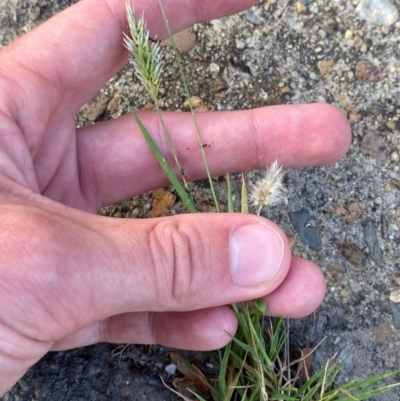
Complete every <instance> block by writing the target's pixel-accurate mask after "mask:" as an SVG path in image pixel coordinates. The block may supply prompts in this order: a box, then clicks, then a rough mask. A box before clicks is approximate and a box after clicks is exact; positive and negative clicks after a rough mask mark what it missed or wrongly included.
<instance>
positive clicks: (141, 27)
mask: <svg viewBox="0 0 400 401" xmlns="http://www.w3.org/2000/svg"><path fill="white" fill-rule="evenodd" d="M126 15H127V19H128V25H129V31H130V34H131V37H129V36H128V35H126V34H124V44H125V47H126V48H127V49H128V51H129V54H130V59H131V63H132V65H133V67H134V70H135V75H136V76H137V77H138V78H139V80H140V81H141V82H142V84H143V85H144V87H145V88H146V91H147V92H148V93H149V95H150V96H151V98H152V99H153V100H156V99H157V95H158V90H159V88H160V76H161V71H162V67H163V62H162V60H161V57H162V56H161V52H160V47H159V44H158V43H152V42H150V41H149V31H148V30H147V26H146V22H145V20H144V16H143V15H142V16H141V17H140V18H139V19H137V18H136V14H135V11H134V10H133V8H132V7H131V5H130V3H129V1H127V2H126Z"/></svg>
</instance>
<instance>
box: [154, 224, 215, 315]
mask: <svg viewBox="0 0 400 401" xmlns="http://www.w3.org/2000/svg"><path fill="white" fill-rule="evenodd" d="M152 238H153V239H152V242H153V249H157V251H156V252H153V255H155V260H154V263H155V266H156V268H157V273H156V276H157V277H158V279H160V280H162V281H161V282H160V283H159V285H158V286H157V287H158V288H160V291H161V292H162V293H163V294H162V295H161V298H163V299H164V300H165V302H166V305H169V306H170V308H171V310H174V309H175V310H176V309H180V310H182V309H185V305H186V306H187V308H188V309H189V308H190V305H191V304H193V301H194V299H196V298H197V297H198V294H201V293H202V288H203V287H204V285H205V283H206V282H207V281H208V278H207V276H208V275H207V272H206V269H204V268H203V267H204V259H205V257H206V255H207V253H206V250H205V249H204V246H203V241H202V240H201V236H200V234H199V232H198V230H197V228H196V227H193V226H192V225H185V224H184V223H181V222H179V221H175V222H173V223H171V222H169V223H167V224H160V225H158V226H157V228H156V229H155V230H154V232H153V235H152Z"/></svg>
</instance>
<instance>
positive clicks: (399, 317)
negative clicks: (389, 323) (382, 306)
mask: <svg viewBox="0 0 400 401" xmlns="http://www.w3.org/2000/svg"><path fill="white" fill-rule="evenodd" d="M390 309H391V310H392V314H393V321H394V327H395V328H396V329H400V303H391V304H390Z"/></svg>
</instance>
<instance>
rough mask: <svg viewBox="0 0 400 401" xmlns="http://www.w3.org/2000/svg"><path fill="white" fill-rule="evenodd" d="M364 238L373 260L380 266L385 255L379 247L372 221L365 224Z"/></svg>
mask: <svg viewBox="0 0 400 401" xmlns="http://www.w3.org/2000/svg"><path fill="white" fill-rule="evenodd" d="M364 238H365V242H366V244H367V246H368V248H369V252H370V255H371V259H372V260H373V261H374V262H375V263H376V264H377V265H378V266H379V265H380V264H381V263H382V260H383V254H382V250H381V248H380V247H379V243H378V237H377V235H376V229H375V226H374V223H373V222H372V220H370V219H368V220H367V221H366V222H365V224H364Z"/></svg>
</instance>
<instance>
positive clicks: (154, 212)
mask: <svg viewBox="0 0 400 401" xmlns="http://www.w3.org/2000/svg"><path fill="white" fill-rule="evenodd" d="M153 198H154V200H153V206H152V208H151V212H150V216H151V217H159V216H165V215H166V214H167V213H168V210H169V208H170V207H171V206H172V205H173V204H174V202H175V198H176V196H175V195H174V194H172V193H171V192H169V191H164V190H163V189H156V190H155V191H153Z"/></svg>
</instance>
